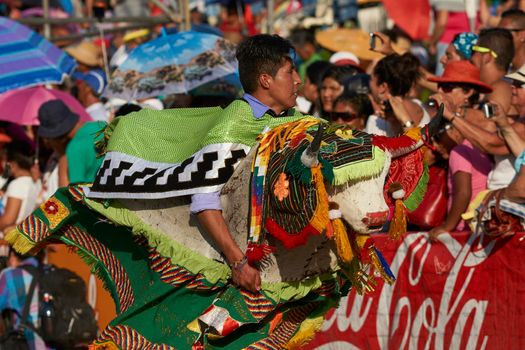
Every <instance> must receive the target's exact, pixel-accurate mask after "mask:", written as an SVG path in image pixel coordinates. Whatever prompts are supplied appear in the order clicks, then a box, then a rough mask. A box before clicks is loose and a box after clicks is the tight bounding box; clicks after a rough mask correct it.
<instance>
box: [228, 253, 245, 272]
mask: <svg viewBox="0 0 525 350" xmlns="http://www.w3.org/2000/svg"><path fill="white" fill-rule="evenodd" d="M247 263H248V258H247V257H246V255H243V257H242V259H241V260H237V261H234V262H233V263H232V264H231V265H230V268H231V269H232V270H237V271H239V272H240V271H241V270H242V269H243V267H244V265H246V264H247Z"/></svg>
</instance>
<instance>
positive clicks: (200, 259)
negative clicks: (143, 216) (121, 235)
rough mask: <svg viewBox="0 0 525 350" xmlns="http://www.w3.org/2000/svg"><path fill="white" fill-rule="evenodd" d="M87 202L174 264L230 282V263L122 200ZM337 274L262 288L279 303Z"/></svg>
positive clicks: (265, 284) (216, 280)
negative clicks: (177, 237) (186, 242)
mask: <svg viewBox="0 0 525 350" xmlns="http://www.w3.org/2000/svg"><path fill="white" fill-rule="evenodd" d="M85 202H86V204H87V205H88V206H89V207H91V208H92V209H93V210H95V211H97V212H98V213H100V214H102V215H103V216H105V217H107V218H108V219H109V220H110V221H112V222H113V223H115V224H118V225H122V226H127V227H130V228H131V231H132V233H133V234H135V235H141V236H144V237H146V238H147V240H148V244H149V245H150V246H151V247H153V248H154V249H155V250H157V251H158V252H159V254H161V255H162V256H164V257H166V258H169V259H171V261H172V262H173V263H174V264H177V265H179V266H181V267H183V268H185V269H186V270H188V271H190V272H191V273H193V274H201V275H202V276H203V277H204V278H206V280H207V281H208V282H209V283H210V284H217V283H221V284H226V283H227V282H228V279H229V278H230V276H231V270H230V268H229V267H228V266H227V265H226V264H222V263H219V262H217V261H214V260H211V259H208V258H206V257H204V256H202V255H200V254H198V253H196V252H195V251H193V250H191V249H189V248H187V247H185V246H183V245H181V244H179V243H177V242H176V241H174V240H172V239H170V238H168V237H167V236H166V235H165V234H163V233H162V232H160V231H158V230H155V229H154V228H152V227H151V226H149V225H148V224H146V223H144V222H143V221H142V220H140V219H139V218H138V216H136V215H135V214H134V213H133V212H132V211H130V210H128V209H127V208H125V207H123V206H122V205H121V204H120V203H119V202H118V201H113V202H112V203H111V205H110V206H108V207H105V206H104V205H103V204H102V203H101V202H99V201H96V200H91V199H87V198H86V199H85ZM335 278H336V273H335V272H334V273H326V274H323V275H319V276H315V277H312V278H308V279H306V280H302V281H299V282H280V283H269V282H263V283H262V285H261V288H262V292H263V293H264V294H265V295H266V296H267V297H268V298H270V299H272V300H273V301H275V302H276V303H279V302H287V301H292V300H298V299H301V298H303V297H305V296H306V295H307V294H308V293H310V292H311V291H313V290H316V289H317V288H319V287H320V286H321V285H322V283H323V281H326V280H333V279H335Z"/></svg>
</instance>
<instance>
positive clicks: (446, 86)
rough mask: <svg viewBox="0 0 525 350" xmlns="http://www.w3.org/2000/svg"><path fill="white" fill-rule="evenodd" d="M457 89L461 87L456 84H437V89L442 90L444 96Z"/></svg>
mask: <svg viewBox="0 0 525 350" xmlns="http://www.w3.org/2000/svg"><path fill="white" fill-rule="evenodd" d="M459 87H461V86H460V85H457V84H450V83H440V84H438V89H441V90H443V92H444V93H446V94H448V93H450V92H452V90H454V89H455V88H459Z"/></svg>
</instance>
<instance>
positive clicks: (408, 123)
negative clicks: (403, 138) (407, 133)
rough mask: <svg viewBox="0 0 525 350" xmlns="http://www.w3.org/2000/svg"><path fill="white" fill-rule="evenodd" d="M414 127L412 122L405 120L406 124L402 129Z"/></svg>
mask: <svg viewBox="0 0 525 350" xmlns="http://www.w3.org/2000/svg"><path fill="white" fill-rule="evenodd" d="M413 126H414V122H413V121H412V120H407V121H406V122H404V123H403V127H405V128H411V127H413Z"/></svg>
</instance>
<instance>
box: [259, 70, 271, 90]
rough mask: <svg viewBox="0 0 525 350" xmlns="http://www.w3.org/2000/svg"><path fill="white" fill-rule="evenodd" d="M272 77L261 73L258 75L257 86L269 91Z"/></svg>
mask: <svg viewBox="0 0 525 350" xmlns="http://www.w3.org/2000/svg"><path fill="white" fill-rule="evenodd" d="M271 79H272V77H271V76H270V75H269V74H266V73H263V74H261V75H259V85H260V86H261V87H262V88H263V89H269V88H270V81H271Z"/></svg>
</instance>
